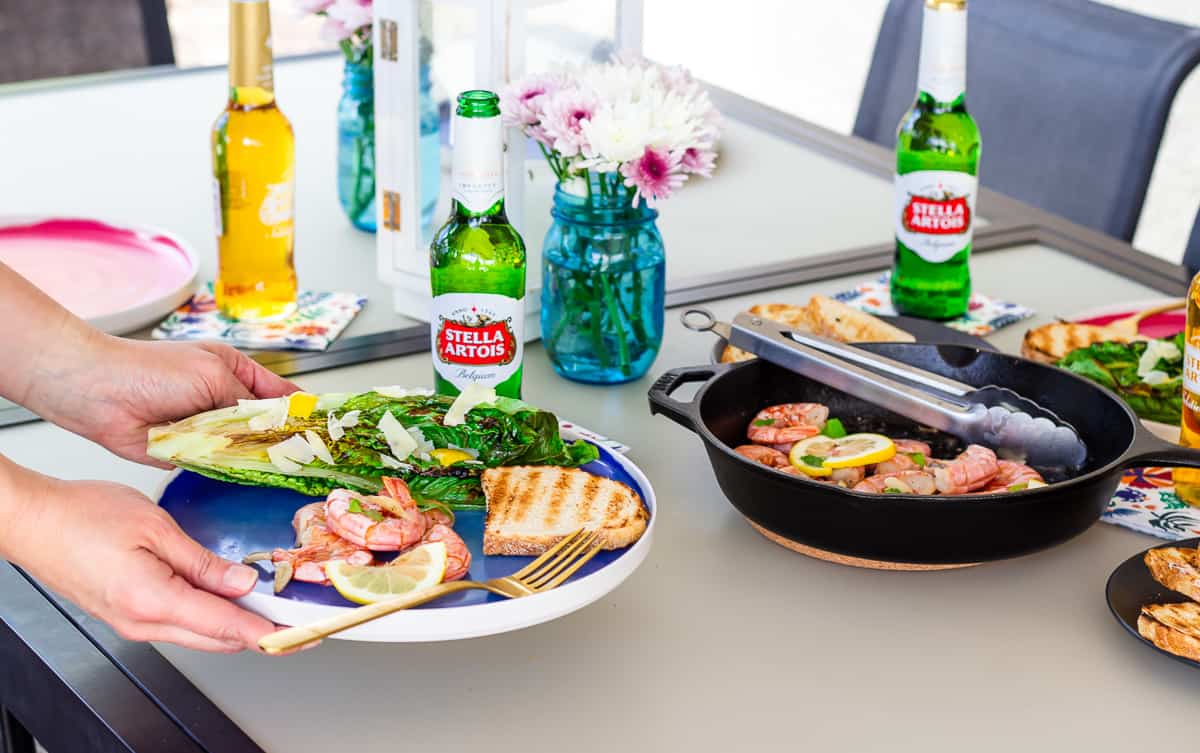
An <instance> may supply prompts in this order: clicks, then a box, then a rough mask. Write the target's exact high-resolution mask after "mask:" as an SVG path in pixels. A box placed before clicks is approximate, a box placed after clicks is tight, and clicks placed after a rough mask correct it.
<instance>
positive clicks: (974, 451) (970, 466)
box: [930, 444, 1000, 494]
mask: <svg viewBox="0 0 1200 753" xmlns="http://www.w3.org/2000/svg"><path fill="white" fill-rule="evenodd" d="M930 465H931V466H932V467H933V477H934V479H936V480H937V489H938V491H939V492H941V493H942V494H966V493H967V492H973V491H975V490H977V489H982V488H983V487H985V486H987V485H988V484H990V483H991V481H992V479H994V478H995V477H996V474H997V473H999V471H1000V466H999V463H998V461H997V460H996V453H994V452H992V451H991V450H989V449H988V448H986V447H984V446H983V445H977V444H972V445H967V449H965V450H963V451H962V453H961V454H959V456H958V457H957V458H955V459H954V460H951V461H949V462H938V463H931V464H930Z"/></svg>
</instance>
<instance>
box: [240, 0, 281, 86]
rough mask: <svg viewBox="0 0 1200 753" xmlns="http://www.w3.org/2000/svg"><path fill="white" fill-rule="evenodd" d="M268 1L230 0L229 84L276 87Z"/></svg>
mask: <svg viewBox="0 0 1200 753" xmlns="http://www.w3.org/2000/svg"><path fill="white" fill-rule="evenodd" d="M274 68H275V66H274V61H273V57H272V54H271V10H270V6H269V5H268V3H267V0H230V3H229V85H230V86H231V87H233V88H235V89H236V88H239V87H256V88H259V89H265V90H266V91H274V90H275V73H274Z"/></svg>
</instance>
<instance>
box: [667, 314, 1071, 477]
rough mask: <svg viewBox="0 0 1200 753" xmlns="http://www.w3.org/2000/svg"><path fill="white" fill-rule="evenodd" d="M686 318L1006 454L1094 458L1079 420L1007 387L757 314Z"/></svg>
mask: <svg viewBox="0 0 1200 753" xmlns="http://www.w3.org/2000/svg"><path fill="white" fill-rule="evenodd" d="M681 318H682V320H683V325H684V326H685V327H687V328H688V329H690V330H693V331H696V332H713V333H715V334H717V335H720V336H721V337H723V338H725V339H726V340H728V341H729V343H730V344H731V345H733V346H734V347H737V348H741V349H742V350H745V351H748V352H750V353H753V354H754V355H756V356H758V357H759V358H762V359H764V360H766V361H770V362H771V363H773V364H776V365H778V366H782V367H784V368H785V369H789V370H791V371H794V372H796V373H797V374H802V375H804V376H806V377H808V378H810V379H813V380H815V381H818V382H821V383H823V384H826V385H829V386H830V387H833V388H834V389H836V390H840V391H842V392H845V393H847V394H849V395H853V396H854V397H857V398H860V399H862V400H865V401H867V402H869V403H872V404H874V405H879V406H881V407H884V408H887V409H888V410H890V411H893V412H895V413H899V414H900V415H902V416H905V417H906V418H911V419H912V420H914V421H918V422H920V423H922V424H925V425H926V426H932V427H933V428H935V429H940V430H942V431H944V432H947V433H949V434H953V435H954V436H956V437H959V438H960V439H962V440H963V441H965V442H968V443H976V444H982V445H986V446H988V447H991V448H993V449H995V450H996V451H997V452H998V453H1000V454H1001V455H1002V456H1005V457H1013V458H1019V459H1022V460H1023V461H1024V462H1028V463H1030V464H1032V465H1036V466H1041V467H1053V468H1063V469H1065V470H1067V471H1076V470H1079V469H1080V468H1081V467H1082V466H1083V464H1084V461H1085V460H1086V459H1087V446H1086V445H1084V443H1083V440H1081V439H1080V438H1079V434H1078V432H1076V431H1075V428H1074V427H1073V426H1071V425H1070V424H1069V423H1067V422H1066V421H1064V420H1062V419H1061V418H1059V417H1058V416H1057V415H1056V414H1055V413H1054V412H1053V411H1050V410H1048V409H1047V408H1044V407H1042V406H1041V405H1038V404H1037V403H1035V402H1034V401H1032V400H1030V399H1029V398H1026V397H1023V396H1021V395H1019V394H1017V393H1016V392H1014V391H1012V390H1010V389H1008V388H1006V387H998V386H995V385H988V386H985V387H978V388H976V387H972V386H971V385H969V384H963V383H962V382H956V381H954V380H953V379H947V378H946V377H943V376H940V375H938V374H934V373H931V372H928V371H924V370H922V369H918V368H915V367H913V366H909V365H908V364H906V363H901V362H899V361H895V360H893V359H891V358H885V357H884V356H879V355H876V354H874V353H870V352H868V351H866V350H862V349H861V348H856V347H854V346H852V345H845V344H843V343H840V342H836V341H833V340H828V339H826V338H824V337H818V336H816V335H812V334H808V333H803V332H795V331H792V330H791V329H789V328H788V327H786V326H784V325H781V324H779V323H777V322H773V321H771V320H768V319H763V318H761V317H758V316H754V315H753V314H747V313H741V314H738V315H737V316H736V317H735V318H734V320H733V324H729V323H726V322H720V321H717V320H716V319H715V318H713V315H712V313H710V312H709V311H708V310H706V309H702V308H692V309H688V310H686V311H684V312H683V315H682V317H681ZM893 377H896V378H893ZM900 380H903V381H900Z"/></svg>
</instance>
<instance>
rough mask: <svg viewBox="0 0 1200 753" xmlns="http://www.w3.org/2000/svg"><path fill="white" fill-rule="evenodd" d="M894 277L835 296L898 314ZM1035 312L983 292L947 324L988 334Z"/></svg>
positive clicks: (873, 310) (877, 311) (862, 306)
mask: <svg viewBox="0 0 1200 753" xmlns="http://www.w3.org/2000/svg"><path fill="white" fill-rule="evenodd" d="M891 276H892V275H891V273H890V272H888V273H887V274H884V275H883V276H882V277H879V278H878V279H875V280H867V281H866V282H863V283H860V284H859V285H858V286H857V287H856V288H854V290H846V291H844V292H841V293H838V294H836V295H834V296H833V298H834V299H836V300H839V301H841V302H842V303H844V304H846V305H847V306H853V307H854V308H856V309H859V310H861V311H866V312H867V313H868V314H880V315H883V316H895V314H896V309H895V308H893V307H892V295H891V293H890V292H889V287H888V281H889V280H890V279H891ZM1033 314H1034V311H1033V309H1031V308H1027V307H1025V306H1021V305H1020V304H1016V303H1006V302H1004V301H997V300H995V299H994V298H989V297H987V296H986V295H983V294H982V293H972V294H971V302H970V303H969V304H967V313H965V314H963V315H962V316H961V317H959V318H958V319H954V320H952V321H948V322H943V324H945V325H946V326H947V327H953V328H954V329H957V330H960V331H962V332H966V333H967V334H969V335H975V336H976V337H986V336H987V335H990V334H991V333H993V332H995V331H996V330H998V329H1000V328H1001V327H1007V326H1008V325H1010V324H1014V323H1016V322H1019V321H1021V320H1022V319H1028V318H1029V317H1031V316H1033Z"/></svg>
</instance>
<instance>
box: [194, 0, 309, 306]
mask: <svg viewBox="0 0 1200 753" xmlns="http://www.w3.org/2000/svg"><path fill="white" fill-rule="evenodd" d="M212 153H213V194H214V200H215V204H216V208H215V209H216V217H215V223H216V231H217V249H218V258H217V264H218V270H217V282H216V285H215V286H214V287H215V290H214V292H215V294H216V298H217V307H218V308H219V309H220V310H221V312H222V313H224V314H225V315H226V316H229V317H231V318H233V319H243V320H249V321H263V320H271V319H279V318H282V317H285V316H287V315H289V314H291V313H292V312H293V311H294V310H295V308H296V272H295V269H294V267H293V266H292V244H293V225H292V210H293V195H294V192H295V142H294V140H293V137H292V125H291V123H289V122H288V119H287V118H285V117H284V115H283V113H282V112H280V111H279V108H278V107H277V106H276V104H275V85H274V76H273V61H272V58H271V15H270V9H269V7H268V5H267V0H231V2H230V3H229V100H228V102H227V103H226V105H225V111H224V112H222V113H221V115H220V117H218V118H217V122H216V124H215V125H214V126H213V130H212Z"/></svg>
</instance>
